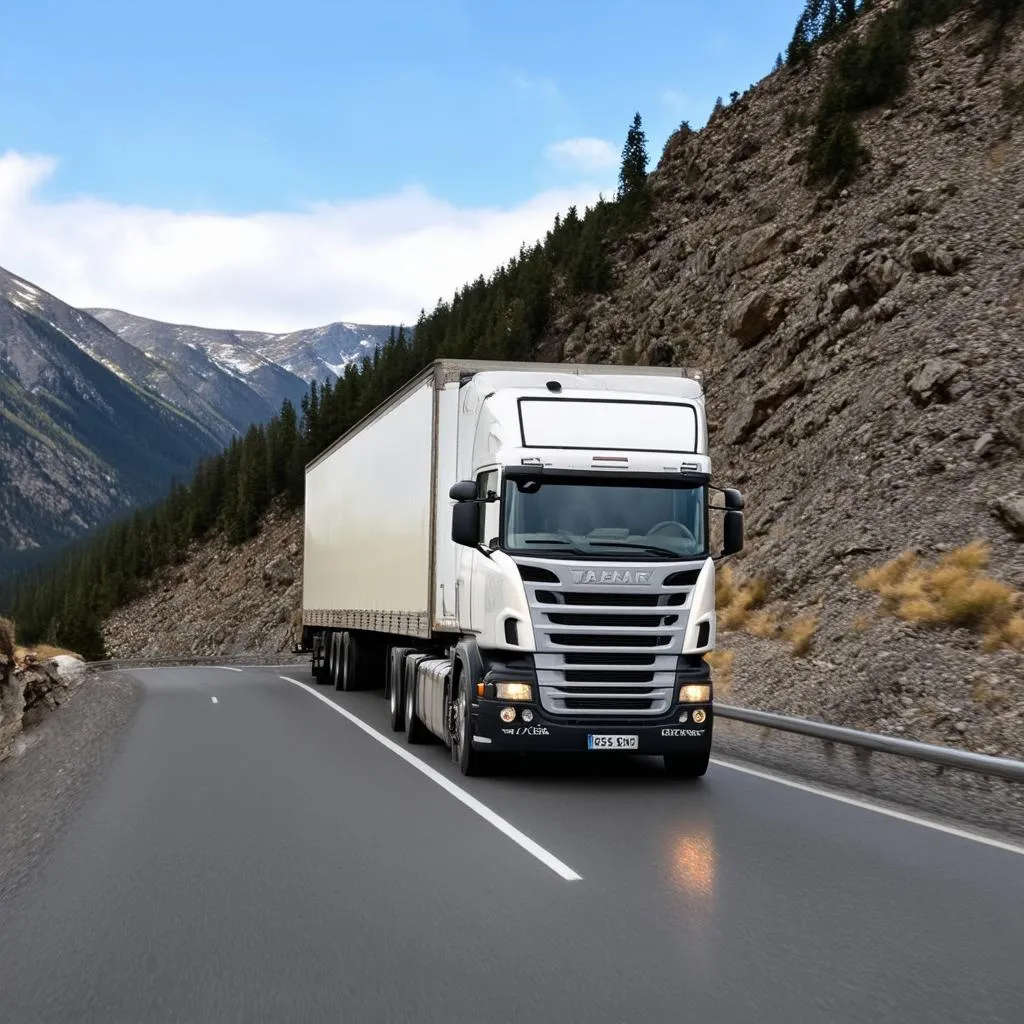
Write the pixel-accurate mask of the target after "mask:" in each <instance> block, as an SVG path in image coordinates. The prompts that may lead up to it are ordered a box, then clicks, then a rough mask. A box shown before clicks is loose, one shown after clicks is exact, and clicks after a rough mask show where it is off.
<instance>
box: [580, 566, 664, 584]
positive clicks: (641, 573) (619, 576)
mask: <svg viewBox="0 0 1024 1024" xmlns="http://www.w3.org/2000/svg"><path fill="white" fill-rule="evenodd" d="M651 575H652V574H651V572H650V570H647V569H573V570H572V581H573V583H595V584H598V585H609V584H622V585H625V586H633V587H636V586H640V587H643V586H646V585H647V584H649V583H650V582H651Z"/></svg>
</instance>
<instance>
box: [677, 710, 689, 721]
mask: <svg viewBox="0 0 1024 1024" xmlns="http://www.w3.org/2000/svg"><path fill="white" fill-rule="evenodd" d="M689 717H690V712H689V711H680V712H679V721H680V722H685V721H686V720H687V719H688V718H689Z"/></svg>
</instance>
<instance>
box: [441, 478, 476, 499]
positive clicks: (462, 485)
mask: <svg viewBox="0 0 1024 1024" xmlns="http://www.w3.org/2000/svg"><path fill="white" fill-rule="evenodd" d="M448 497H449V498H451V499H452V501H473V499H474V498H476V483H475V482H474V481H472V480H460V481H459V482H458V483H457V484H452V486H451V488H450V489H449V491H448Z"/></svg>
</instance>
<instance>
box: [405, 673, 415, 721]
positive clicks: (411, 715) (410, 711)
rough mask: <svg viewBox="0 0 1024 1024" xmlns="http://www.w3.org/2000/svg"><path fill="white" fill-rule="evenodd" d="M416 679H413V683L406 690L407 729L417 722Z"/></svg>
mask: <svg viewBox="0 0 1024 1024" xmlns="http://www.w3.org/2000/svg"><path fill="white" fill-rule="evenodd" d="M415 705H416V680H415V679H413V680H411V684H410V685H409V687H408V688H407V689H406V691H405V727H406V729H412V727H413V725H414V723H415V722H416V707H415Z"/></svg>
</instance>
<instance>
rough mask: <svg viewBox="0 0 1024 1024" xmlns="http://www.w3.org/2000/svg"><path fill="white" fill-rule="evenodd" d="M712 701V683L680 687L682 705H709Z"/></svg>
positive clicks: (690, 684) (689, 684)
mask: <svg viewBox="0 0 1024 1024" xmlns="http://www.w3.org/2000/svg"><path fill="white" fill-rule="evenodd" d="M709 700H711V684H710V683H687V684H686V685H685V686H680V687H679V703H680V704H707V703H708V701H709Z"/></svg>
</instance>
